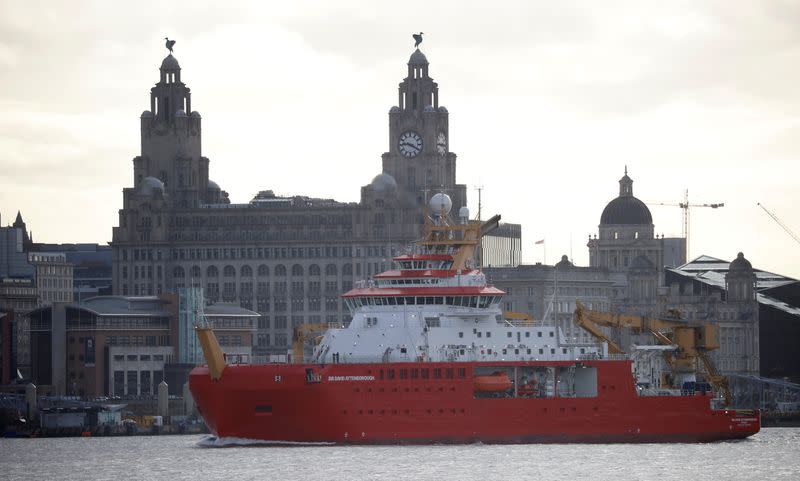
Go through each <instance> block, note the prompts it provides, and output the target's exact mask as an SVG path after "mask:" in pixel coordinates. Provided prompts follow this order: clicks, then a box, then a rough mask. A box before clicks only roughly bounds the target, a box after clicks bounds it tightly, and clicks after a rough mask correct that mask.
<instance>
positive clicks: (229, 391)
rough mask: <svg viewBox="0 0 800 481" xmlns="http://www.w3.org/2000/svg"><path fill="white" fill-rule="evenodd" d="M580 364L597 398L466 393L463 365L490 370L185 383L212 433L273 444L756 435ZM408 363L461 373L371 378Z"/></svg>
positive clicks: (613, 367)
mask: <svg viewBox="0 0 800 481" xmlns="http://www.w3.org/2000/svg"><path fill="white" fill-rule="evenodd" d="M502 364H503V365H504V366H519V367H523V366H544V365H546V366H566V365H569V364H570V363H568V362H562V363H559V362H547V363H544V362H518V363H502ZM572 364H574V362H573V363H572ZM584 364H585V365H588V366H591V367H596V368H597V384H598V394H597V396H595V397H568V398H567V397H549V398H533V397H512V398H476V397H475V396H474V390H473V377H472V369H473V368H475V367H484V366H487V365H488V364H483V363H452V364H448V363H435V364H434V363H402V364H329V365H324V366H320V365H286V364H269V365H248V366H236V365H232V366H227V367H226V368H225V370H224V371H223V374H222V378H221V379H220V380H218V381H212V380H211V378H210V376H209V373H208V369H207V368H205V367H199V368H195V369H194V370H193V371H192V373H191V375H190V388H191V391H192V395H193V396H194V399H195V401H196V403H197V406H198V408H199V410H200V412H201V414H202V415H203V417H204V419H205V421H206V424H208V427H209V428H210V429H211V430H212V431H213V432H214V433H215V434H216V435H217V436H220V437H240V438H249V439H260V440H265V441H273V442H328V443H345V444H425V443H473V442H484V443H566V442H590V443H607V442H648V443H649V442H708V441H716V440H722V439H737V438H745V437H747V436H751V435H753V434H755V433H757V432H758V431H759V429H760V424H761V420H760V415H759V413H758V411H750V412H737V411H733V410H712V409H710V397H709V395H694V396H652V397H650V396H641V397H640V396H639V395H637V394H636V392H635V386H634V381H633V377H632V375H631V367H630V362H629V361H607V360H603V361H587V362H585V363H584ZM492 365H494V366H496V365H497V364H492ZM412 368H419V369H430V370H431V371H433V370H434V369H438V368H441V371H440V372H445V371H449V372H454V371H455V372H458V373H459V374H461V375H462V377H458V376H456V375H454V376H453V378H449V379H448V378H442V379H408V378H403V379H400V378H395V379H391V380H389V379H382V378H381V377H382V376H379V373H381V372H383V371H386V372H387V373H388V371H389V370H392V371H393V372H394V371H398V372H400V370H401V369H402V370H403V371H406V370H410V369H412ZM450 368H452V369H450ZM309 370H312V376H311V377H309V376H308V374H309ZM459 370H461V371H459Z"/></svg>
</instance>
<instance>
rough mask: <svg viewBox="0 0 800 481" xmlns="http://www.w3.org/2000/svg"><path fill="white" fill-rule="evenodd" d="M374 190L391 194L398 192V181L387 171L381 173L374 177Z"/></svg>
mask: <svg viewBox="0 0 800 481" xmlns="http://www.w3.org/2000/svg"><path fill="white" fill-rule="evenodd" d="M372 190H374V191H375V192H376V193H378V194H391V193H394V192H397V181H396V180H394V177H392V176H391V175H389V174H387V173H385V172H384V173H381V174H378V175H376V176H375V178H374V179H372Z"/></svg>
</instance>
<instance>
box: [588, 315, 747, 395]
mask: <svg viewBox="0 0 800 481" xmlns="http://www.w3.org/2000/svg"><path fill="white" fill-rule="evenodd" d="M670 315H671V316H673V318H671V319H662V318H654V317H646V316H634V315H628V314H615V313H611V312H602V311H593V310H590V309H586V308H585V307H584V306H583V303H581V301H577V300H576V301H575V323H576V324H577V325H579V326H581V327H582V328H584V329H586V330H587V331H588V332H589V333H590V334H592V335H593V336H595V337H596V338H597V339H600V340H602V341H604V342H606V343H608V350H609V352H611V353H612V354H623V350H622V348H621V347H620V346H619V345H617V344H616V343H615V342H614V341H612V340H611V339H609V337H608V336H607V335H606V334H605V333H604V332H603V330H602V329H600V327H601V326H602V327H613V328H621V327H626V328H630V329H632V330H634V331H636V332H649V333H650V334H652V335H653V337H654V338H655V339H656V341H658V343H659V344H661V345H663V346H674V347H675V350H674V351H673V352H671V351H664V360H665V361H666V363H667V365H668V366H669V367H670V369H672V371H673V372H676V373H689V372H697V371H698V370H699V369H698V367H699V366H698V361H700V362H701V363H702V364H703V368H705V371H706V378H707V380H708V381H709V382H710V383H711V385H713V386H714V389H715V390H716V392H718V393H721V394H722V396H723V399H724V400H725V405H726V406H727V405H729V404H730V401H731V393H730V388H729V387H728V379H727V377H725V376H723V375H720V374H719V372H718V371H717V369H716V367H715V366H714V363H713V362H712V361H711V359H710V358H709V357H708V352H709V351H712V350H714V349H719V347H720V346H719V325H717V324H710V323H698V322H689V321H686V320H683V319H680V315H679V313H678V312H677V311H674V310H672V311H670Z"/></svg>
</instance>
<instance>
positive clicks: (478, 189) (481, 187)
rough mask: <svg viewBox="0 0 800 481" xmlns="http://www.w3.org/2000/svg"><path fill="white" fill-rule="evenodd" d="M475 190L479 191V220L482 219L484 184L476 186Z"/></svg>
mask: <svg viewBox="0 0 800 481" xmlns="http://www.w3.org/2000/svg"><path fill="white" fill-rule="evenodd" d="M475 190H477V191H478V220H481V192H483V186H482V185H478V186H475Z"/></svg>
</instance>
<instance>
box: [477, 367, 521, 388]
mask: <svg viewBox="0 0 800 481" xmlns="http://www.w3.org/2000/svg"><path fill="white" fill-rule="evenodd" d="M473 383H474V386H475V391H478V392H503V391H508V390H509V389H511V387H512V384H511V379H509V377H508V374H506V373H504V372H500V371H495V372H493V373H491V374H489V375H485V376H475V378H474V379H473Z"/></svg>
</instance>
